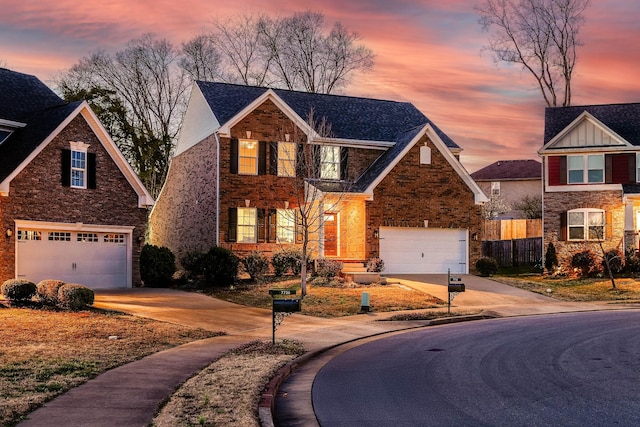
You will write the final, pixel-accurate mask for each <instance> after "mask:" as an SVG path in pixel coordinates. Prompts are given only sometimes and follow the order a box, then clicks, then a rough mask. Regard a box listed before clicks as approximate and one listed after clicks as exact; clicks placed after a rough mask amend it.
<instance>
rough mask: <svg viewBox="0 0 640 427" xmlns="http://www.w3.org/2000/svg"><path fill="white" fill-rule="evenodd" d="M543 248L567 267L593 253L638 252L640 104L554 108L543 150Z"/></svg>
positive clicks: (547, 116)
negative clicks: (551, 249) (579, 255)
mask: <svg viewBox="0 0 640 427" xmlns="http://www.w3.org/2000/svg"><path fill="white" fill-rule="evenodd" d="M539 154H540V155H541V156H542V157H543V167H544V175H543V179H544V206H543V208H544V245H545V248H546V247H547V245H548V244H549V243H553V244H554V246H555V247H556V251H557V253H558V257H559V259H560V262H561V263H562V264H564V265H568V264H569V263H570V259H571V256H572V255H573V254H574V253H576V252H581V251H583V250H586V249H589V250H592V251H593V252H594V253H596V254H600V255H601V250H600V243H599V242H600V241H602V244H603V246H604V248H605V250H610V249H618V250H620V251H624V250H625V249H626V250H637V248H638V231H639V230H640V184H639V182H640V171H639V170H638V165H640V161H639V156H640V104H609V105H588V106H574V107H562V108H548V109H547V110H546V111H545V136H544V146H543V147H542V148H541V149H540V150H539Z"/></svg>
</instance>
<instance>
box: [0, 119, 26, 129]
mask: <svg viewBox="0 0 640 427" xmlns="http://www.w3.org/2000/svg"><path fill="white" fill-rule="evenodd" d="M26 125H27V124H26V123H22V122H14V121H13V120H6V119H0V126H8V127H10V128H14V129H15V128H23V127H25V126H26Z"/></svg>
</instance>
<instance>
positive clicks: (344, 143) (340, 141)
mask: <svg viewBox="0 0 640 427" xmlns="http://www.w3.org/2000/svg"><path fill="white" fill-rule="evenodd" d="M309 144H316V145H320V144H322V145H338V146H340V147H349V148H366V149H369V150H382V151H386V150H388V149H389V148H391V147H393V146H394V145H396V143H395V142H394V141H369V140H364V139H345V138H316V139H314V140H313V141H310V142H309Z"/></svg>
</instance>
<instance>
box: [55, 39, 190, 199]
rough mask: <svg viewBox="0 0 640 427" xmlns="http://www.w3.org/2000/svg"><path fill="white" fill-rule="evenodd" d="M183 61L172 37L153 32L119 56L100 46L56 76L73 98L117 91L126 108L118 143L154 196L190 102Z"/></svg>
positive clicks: (115, 95) (114, 95)
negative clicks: (106, 91)
mask: <svg viewBox="0 0 640 427" xmlns="http://www.w3.org/2000/svg"><path fill="white" fill-rule="evenodd" d="M178 60H179V56H178V51H177V50H176V49H175V48H174V46H173V45H172V44H171V43H170V42H169V41H167V40H163V39H156V38H155V37H154V36H153V35H151V34H147V35H144V36H142V37H141V38H139V39H134V40H132V41H130V42H129V43H128V45H127V47H126V48H125V49H124V50H122V51H119V52H117V53H115V54H114V55H110V54H107V53H106V52H104V51H102V50H99V51H97V52H95V53H93V54H92V55H91V56H89V57H85V58H82V59H80V61H79V62H78V63H77V64H75V65H74V66H73V67H71V69H69V70H67V71H66V72H64V73H63V74H61V75H60V76H59V77H58V78H57V79H56V83H57V86H58V89H59V90H60V91H61V92H62V93H63V94H67V96H72V94H73V93H78V92H81V91H83V90H84V91H88V92H91V91H92V90H93V91H95V90H99V91H100V90H108V91H111V95H110V96H111V98H112V99H113V100H114V102H117V103H119V104H120V105H122V106H123V107H124V114H123V115H122V116H121V117H116V119H119V120H121V122H120V131H121V133H120V134H116V135H117V137H118V138H117V139H116V143H117V144H118V147H119V148H120V150H121V151H122V152H123V154H124V155H125V157H126V158H127V160H129V162H130V163H131V165H132V166H133V168H134V169H135V170H136V172H137V173H138V175H139V176H140V178H141V180H142V182H143V183H144V184H145V185H146V187H147V188H148V189H149V191H150V192H151V194H152V195H153V196H157V195H158V193H159V192H160V188H161V187H162V183H163V181H164V178H165V176H166V173H167V169H168V166H169V159H170V156H171V152H172V149H173V143H174V138H175V136H176V134H177V132H178V129H179V123H180V120H181V119H182V114H183V111H184V108H185V105H186V95H187V89H188V87H189V83H190V81H189V79H188V78H187V76H186V73H185V72H184V71H183V70H181V69H179V67H178ZM103 99H104V98H103Z"/></svg>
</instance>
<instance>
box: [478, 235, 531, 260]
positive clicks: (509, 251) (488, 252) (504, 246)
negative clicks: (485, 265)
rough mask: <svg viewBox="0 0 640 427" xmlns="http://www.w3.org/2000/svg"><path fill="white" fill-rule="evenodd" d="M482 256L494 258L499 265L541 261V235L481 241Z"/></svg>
mask: <svg viewBox="0 0 640 427" xmlns="http://www.w3.org/2000/svg"><path fill="white" fill-rule="evenodd" d="M482 256H483V257H491V258H493V259H495V260H496V262H497V263H498V266H499V267H519V266H522V265H536V264H539V263H541V262H542V237H533V238H530V239H514V240H487V241H483V242H482Z"/></svg>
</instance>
